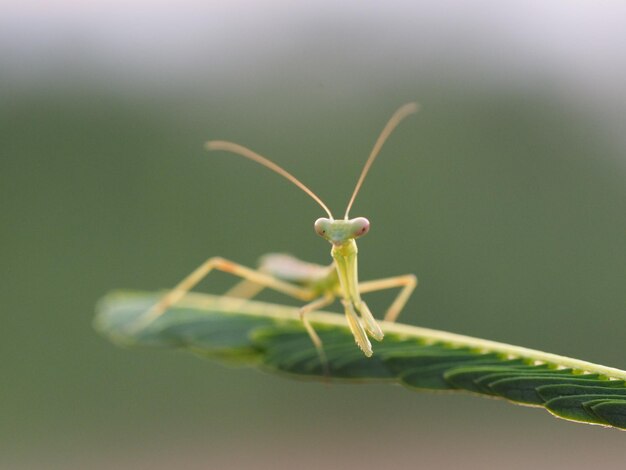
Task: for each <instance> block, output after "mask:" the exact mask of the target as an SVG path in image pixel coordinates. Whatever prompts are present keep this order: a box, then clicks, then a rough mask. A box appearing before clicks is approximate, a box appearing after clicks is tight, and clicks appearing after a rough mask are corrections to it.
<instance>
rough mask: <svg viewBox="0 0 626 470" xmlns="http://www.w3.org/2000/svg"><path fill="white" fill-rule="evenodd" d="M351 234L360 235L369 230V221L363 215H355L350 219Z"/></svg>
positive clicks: (356, 236) (355, 236)
mask: <svg viewBox="0 0 626 470" xmlns="http://www.w3.org/2000/svg"><path fill="white" fill-rule="evenodd" d="M352 227H353V230H352V236H353V237H354V238H358V237H362V236H363V235H365V234H366V233H367V232H369V231H370V221H369V220H367V219H366V218H365V217H357V218H356V219H352Z"/></svg>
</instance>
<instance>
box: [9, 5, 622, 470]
mask: <svg viewBox="0 0 626 470" xmlns="http://www.w3.org/2000/svg"><path fill="white" fill-rule="evenodd" d="M184 5H185V8H186V9H182V8H179V7H177V8H171V9H170V8H169V7H167V6H165V5H161V4H159V5H158V6H157V7H155V8H154V10H152V9H150V10H149V11H148V12H147V14H144V13H146V8H148V4H147V3H146V4H144V3H142V2H137V3H136V4H133V5H132V6H131V7H130V8H129V9H123V8H122V6H121V4H120V5H117V4H113V5H109V6H107V5H104V4H102V5H99V9H98V8H87V7H80V8H75V7H74V6H71V4H70V3H69V2H60V3H59V5H58V6H59V8H58V9H57V10H55V11H52V10H46V9H45V8H44V9H42V8H40V7H37V6H34V5H30V4H28V3H26V4H18V3H11V2H9V3H8V4H7V6H5V7H3V8H4V9H5V11H4V13H5V15H0V16H2V18H4V19H3V20H0V26H3V28H0V30H2V31H3V32H2V33H1V34H0V39H2V41H1V42H0V44H2V46H3V47H2V48H0V60H1V61H2V64H3V67H1V68H0V104H1V106H0V152H1V155H0V191H1V195H2V198H1V202H0V204H1V208H2V230H1V231H0V259H1V264H0V270H1V271H0V272H2V280H3V282H2V283H1V284H0V292H1V293H2V296H1V298H2V299H3V302H2V305H3V306H2V323H1V328H0V341H1V343H0V344H1V345H2V346H1V351H2V356H3V361H2V364H3V367H2V384H3V386H2V390H1V392H0V397H1V398H0V413H1V415H0V416H1V417H2V419H1V420H0V467H1V468H159V469H160V468H163V469H166V468H183V467H184V468H235V469H236V468H251V467H254V468H293V467H295V466H297V467H298V468H303V469H304V468H306V469H308V468H352V467H357V466H358V467H359V468H363V469H369V468H389V466H391V467H392V468H397V467H401V466H402V467H409V468H413V467H420V468H459V466H461V465H463V468H485V467H486V466H490V467H493V468H497V467H502V468H529V467H531V466H535V467H536V468H584V467H585V466H587V465H591V464H595V463H597V462H603V463H605V464H611V463H615V462H618V461H620V460H621V459H623V457H624V445H623V438H624V436H623V434H621V433H619V432H618V431H615V430H603V429H601V428H598V427H594V426H585V425H575V424H570V423H567V422H565V421H561V420H556V419H554V418H552V417H551V416H550V415H549V414H547V413H546V412H544V411H537V410H531V409H525V408H521V407H516V406H512V405H509V404H507V403H505V402H503V401H496V400H484V399H479V398H475V397H472V396H469V395H458V396H457V395H436V394H417V393H413V392H410V391H407V390H405V389H402V388H400V387H396V386H390V385H361V386H346V385H332V386H325V385H322V384H312V383H304V382H298V381H290V380H286V379H283V378H279V377H274V376H268V375H263V374H261V373H259V372H257V371H252V370H248V369H231V368H225V367H222V366H220V365H216V364H214V363H211V362H205V361H202V360H199V359H196V358H194V357H192V356H189V355H184V354H179V353H175V352H162V351H145V350H140V351H127V350H123V349H119V348H117V347H114V346H113V345H111V344H110V343H108V342H107V341H106V340H104V339H103V338H100V337H98V336H97V335H96V333H95V332H94V331H93V330H92V328H91V320H92V317H93V311H94V305H95V303H96V302H97V300H98V298H100V297H101V296H102V295H103V294H105V293H106V292H108V291H109V290H111V289H115V288H133V289H134V288H137V289H147V290H155V289H161V288H166V287H170V286H172V285H173V284H174V283H175V282H177V281H178V280H179V279H180V278H181V277H183V276H184V275H186V274H187V273H188V272H189V271H191V270H192V269H193V268H195V267H196V266H197V265H198V264H199V263H200V262H201V261H203V260H204V259H205V258H207V257H209V256H213V255H221V256H224V257H227V258H231V259H233V260H237V261H239V262H241V263H243V264H246V265H254V264H255V262H256V259H257V258H258V256H259V255H261V254H263V253H266V252H275V251H284V252H288V253H292V254H295V255H298V256H300V257H302V258H304V259H307V260H311V261H315V262H320V263H327V262H330V258H329V247H328V245H327V243H326V242H324V241H323V240H320V239H319V237H317V236H316V234H315V233H314V232H313V230H312V225H313V221H314V220H315V219H316V218H317V217H320V216H322V215H323V213H322V212H321V210H320V209H319V207H317V205H316V204H315V203H314V202H313V201H311V200H310V199H309V198H308V197H307V196H306V195H304V194H303V193H300V192H299V191H298V190H297V189H296V188H294V187H293V186H292V185H290V184H289V183H287V182H285V181H282V180H281V179H280V178H279V177H278V176H276V175H273V174H271V173H270V172H269V171H267V170H265V169H262V168H260V167H258V166H255V165H253V164H252V163H250V162H247V161H244V160H243V159H240V158H232V157H230V156H228V155H223V154H208V153H206V152H204V151H203V148H202V144H203V142H204V141H205V140H207V139H209V138H217V139H226V140H232V141H235V142H238V143H241V144H243V145H246V146H249V147H250V148H252V149H254V150H256V151H258V152H260V153H262V154H264V155H266V156H268V157H270V158H272V159H273V160H275V161H276V162H277V163H279V164H280V165H283V166H284V167H285V168H287V169H288V170H289V171H291V172H293V173H294V174H295V175H296V176H298V177H299V178H301V179H302V180H303V181H304V182H305V184H307V185H310V187H312V188H313V189H314V190H315V191H316V192H317V193H318V194H319V195H320V196H321V197H322V199H324V200H325V202H326V203H327V204H328V205H329V206H330V207H331V209H333V211H334V212H336V213H341V211H342V210H343V208H344V207H345V204H346V203H347V200H348V198H349V195H350V193H351V191H352V189H353V186H354V184H355V182H356V178H357V176H358V174H359V172H360V169H361V166H362V164H363V163H364V160H365V158H366V156H367V155H368V153H369V151H370V149H371V146H372V145H373V143H374V140H375V138H376V136H377V135H378V133H379V132H380V130H381V129H382V126H383V125H384V123H385V122H386V120H387V119H388V117H389V116H390V115H391V113H392V112H393V111H394V110H395V109H396V107H397V106H399V105H400V104H402V103H404V102H406V101H410V100H414V99H416V100H418V101H419V102H420V103H421V104H422V111H421V112H420V114H419V115H418V116H416V117H413V118H411V119H409V120H407V121H406V122H405V123H403V124H402V126H401V127H400V128H399V129H398V130H397V131H396V133H395V134H394V135H393V137H392V138H391V139H390V141H389V142H388V143H387V145H386V146H385V148H384V150H383V152H382V154H381V158H380V160H378V161H377V162H376V164H375V166H374V167H373V170H372V172H371V174H370V176H369V178H368V180H367V181H366V182H365V185H364V187H363V190H362V192H361V193H360V195H359V197H358V199H357V202H356V203H355V206H354V208H353V210H352V215H353V216H360V215H362V216H366V217H368V218H369V219H370V221H371V223H372V229H371V232H370V234H369V235H368V236H367V237H366V238H364V239H363V240H362V241H361V242H360V243H359V248H360V259H359V262H360V269H361V278H362V279H369V278H375V277H382V276H388V275H394V274H402V273H407V272H413V273H415V274H417V276H418V277H419V279H420V286H419V288H418V289H417V291H416V293H415V294H414V296H413V298H412V299H411V301H410V303H409V305H408V307H407V309H406V310H405V312H404V313H403V316H402V317H401V318H402V320H403V321H405V322H408V323H412V324H417V325H421V326H427V327H432V328H438V329H443V330H449V331H453V332H458V333H463V334H468V335H473V336H478V337H483V338H488V339H493V340H498V341H503V342H509V343H513V344H519V345H523V346H527V347H531V348H537V349H542V350H546V351H549V352H554V353H559V354H563V355H568V356H573V357H578V358H581V359H585V360H589V361H592V362H598V363H601V364H605V365H609V366H614V367H618V368H622V369H623V368H626V358H625V355H624V351H623V347H622V345H623V342H624V338H625V331H626V316H625V315H624V313H625V307H626V288H625V284H624V281H625V280H626V217H625V214H626V185H624V181H625V180H626V158H625V157H624V154H625V150H626V143H625V140H624V138H623V135H624V132H623V131H624V129H623V123H624V115H625V114H626V95H625V94H624V90H623V89H622V87H621V84H623V79H624V78H625V77H626V72H625V70H626V67H624V65H625V64H624V59H623V57H621V55H620V51H623V45H624V39H625V38H626V34H624V32H623V31H621V29H620V28H613V29H611V25H615V24H617V23H615V22H614V21H613V20H612V18H613V17H614V16H616V15H617V14H618V13H622V14H623V13H625V12H624V9H623V8H621V9H620V8H617V7H616V9H617V10H618V11H616V12H612V13H611V12H608V11H607V12H604V13H602V14H597V13H598V11H597V10H595V9H594V8H593V6H587V7H582V6H580V5H579V6H578V7H576V8H577V10H576V9H574V10H572V11H575V12H577V15H574V18H575V20H572V19H571V18H568V17H565V19H563V17H562V15H561V13H563V10H564V9H566V8H568V7H565V4H563V5H561V10H559V9H558V8H556V7H554V6H552V7H551V8H550V10H548V11H545V12H541V13H545V15H544V16H543V19H544V21H543V22H541V21H536V18H537V16H535V15H532V14H531V13H532V11H527V12H526V13H528V14H526V15H521V16H520V15H518V13H519V11H518V10H516V9H514V8H513V7H512V6H509V7H506V6H499V5H498V4H497V2H491V3H490V2H487V3H484V4H483V6H484V7H485V9H484V11H482V13H476V12H473V11H471V12H470V11H468V10H463V9H461V10H454V9H451V10H449V11H445V10H444V9H443V8H442V7H440V6H435V5H434V3H431V2H425V3H423V4H419V5H418V6H416V5H412V4H409V3H402V2H398V3H397V5H395V6H396V7H397V9H396V10H392V11H390V10H388V9H380V10H377V9H376V8H375V7H368V9H365V10H362V9H359V8H358V6H357V4H354V5H353V4H346V5H344V6H343V7H341V8H339V7H335V6H333V5H332V3H324V2H322V3H321V4H319V5H318V6H317V7H316V9H315V10H314V9H313V7H295V6H292V7H289V8H282V6H281V4H280V3H278V2H274V3H273V2H268V3H267V4H266V5H265V7H266V8H262V7H261V6H260V2H259V4H254V5H253V4H252V3H246V2H237V3H234V4H232V5H229V6H227V5H225V4H224V5H222V4H215V5H199V4H196V3H194V2H185V3H184ZM507 8H508V9H507ZM531 10H532V9H531ZM121 12H124V14H123V15H121ZM313 12H315V13H316V14H312V13H313ZM102 13H105V14H102ZM240 13H241V15H242V16H241V17H240V16H238V15H239V14H240ZM470 13H471V14H470ZM538 13H539V12H538ZM117 14H120V15H121V16H117ZM557 18H558V21H557ZM580 22H583V25H584V26H585V28H589V29H591V30H593V28H596V30H595V31H601V32H602V33H601V34H600V33H599V34H596V35H595V36H593V39H592V40H590V39H589V36H585V38H581V37H579V36H577V31H578V30H579V29H580V27H581V25H580ZM98 25H100V28H98V27H96V26H98ZM163 25H167V26H168V27H167V28H162V26H163ZM374 25H375V26H376V27H375V28H373V26H374ZM516 28H517V29H516ZM511 29H512V31H513V32H516V33H517V34H511ZM372 31H373V32H372ZM34 33H37V34H34ZM370 35H371V37H370ZM518 36H519V37H521V38H522V39H523V38H533V41H526V42H524V41H522V40H514V39H515V38H517V37H518ZM542 40H544V41H545V42H542ZM107 41H108V42H107ZM555 44H557V45H560V46H559V47H552V46H554V45H555ZM563 44H565V47H563ZM524 51H525V53H523V52H524ZM598 51H603V52H602V54H599V53H598ZM620 61H621V62H620ZM232 282H233V281H232V279H229V278H228V277H227V276H223V275H220V274H216V275H214V276H211V277H210V278H209V279H208V280H207V281H206V282H204V283H203V284H202V286H201V288H200V290H205V291H207V292H213V293H219V292H222V291H223V290H225V289H226V288H227V287H228V286H229V285H231V284H232ZM265 298H266V299H269V300H274V301H279V302H285V303H293V302H291V301H290V300H289V299H284V298H282V297H280V296H277V295H271V294H268V295H265ZM368 298H370V299H371V300H370V307H371V308H372V310H373V311H374V312H381V311H382V310H384V308H385V306H386V305H387V304H388V303H389V302H390V300H391V297H390V295H389V293H382V294H374V295H371V296H370V297H368ZM335 309H336V307H335ZM621 461H623V460H621Z"/></svg>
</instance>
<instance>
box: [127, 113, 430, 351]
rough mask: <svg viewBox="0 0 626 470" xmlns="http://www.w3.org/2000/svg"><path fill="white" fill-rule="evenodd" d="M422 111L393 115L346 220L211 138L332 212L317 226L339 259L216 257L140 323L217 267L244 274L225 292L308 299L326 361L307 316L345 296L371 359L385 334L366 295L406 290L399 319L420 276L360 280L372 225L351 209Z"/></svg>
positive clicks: (390, 313)
mask: <svg viewBox="0 0 626 470" xmlns="http://www.w3.org/2000/svg"><path fill="white" fill-rule="evenodd" d="M417 110H418V106H417V104H416V103H407V104H405V105H404V106H401V107H400V108H399V109H398V110H397V111H396V112H395V113H394V114H393V115H392V116H391V118H390V119H389V121H388V122H387V124H386V125H385V127H384V128H383V130H382V132H381V134H380V135H379V137H378V139H377V140H376V143H375V145H374V147H373V149H372V151H371V153H370V155H369V157H368V159H367V161H366V162H365V165H364V167H363V170H362V171H361V175H360V176H359V179H358V181H357V184H356V186H355V188H354V191H353V193H352V196H351V198H350V201H349V202H348V206H347V208H346V211H345V215H344V217H343V219H335V218H334V217H333V215H332V213H331V211H330V209H329V208H328V207H327V206H326V204H324V202H323V201H322V200H321V199H320V198H319V197H318V196H317V195H316V194H315V193H314V192H313V191H311V190H310V189H309V188H308V187H307V186H305V185H304V184H303V183H302V182H301V181H300V180H298V179H297V178H296V177H295V176H293V175H292V174H290V173H289V172H287V171H286V170H284V169H283V168H281V167H280V166H278V165H277V164H275V163H274V162H272V161H270V160H268V159H267V158H265V157H263V156H261V155H259V154H258V153H256V152H253V151H252V150H250V149H248V148H246V147H243V146H241V145H238V144H235V143H232V142H226V141H220V140H213V141H209V142H207V143H206V148H207V149H208V150H211V151H215V150H221V151H226V152H231V153H234V154H237V155H239V156H242V157H244V158H247V159H249V160H252V161H255V162H257V163H259V164H260V165H263V166H265V167H267V168H269V169H270V170H272V171H274V172H275V173H278V174H279V175H281V176H283V177H284V178H286V179H287V180H289V181H291V182H292V183H293V184H295V185H296V186H298V187H299V188H300V189H302V190H303V191H304V192H305V193H306V194H308V195H309V196H310V197H311V198H313V199H314V200H315V201H316V202H317V203H318V204H319V205H320V206H321V207H322V208H323V209H324V211H325V212H326V213H327V214H328V217H327V218H326V217H324V218H320V219H317V220H316V221H315V224H314V227H315V231H316V232H317V234H318V235H320V236H321V237H322V238H325V239H326V240H328V241H329V242H330V244H331V245H332V248H331V256H332V259H333V262H332V263H331V264H330V265H328V266H322V265H318V264H313V263H307V262H304V261H301V260H299V259H297V258H294V257H292V256H290V255H285V254H269V255H265V256H264V257H262V258H261V260H260V265H259V267H258V269H251V268H248V267H246V266H243V265H240V264H238V263H235V262H232V261H229V260H226V259H224V258H220V257H212V258H209V259H208V260H206V261H205V262H204V263H202V264H201V265H200V266H199V267H198V268H196V269H195V270H194V271H193V272H192V273H191V274H189V275H188V276H187V277H185V278H184V279H183V280H182V281H181V282H180V283H178V284H177V285H176V286H175V287H174V288H173V289H172V290H171V291H169V292H168V293H167V294H166V295H165V296H164V297H163V298H162V299H161V300H160V301H159V302H157V303H156V304H155V305H154V306H153V307H152V308H150V310H148V311H147V312H146V314H144V315H143V316H142V317H141V318H140V319H139V321H138V324H137V326H145V325H147V324H149V323H150V322H152V321H154V320H156V319H157V318H158V317H159V316H161V315H162V314H163V313H164V312H165V311H166V310H167V309H168V308H169V307H171V306H172V305H174V304H175V303H176V302H178V301H179V300H180V299H181V298H182V297H184V296H185V294H186V293H187V292H189V291H190V290H191V289H193V288H194V286H196V285H197V284H198V283H199V282H200V281H201V280H202V279H204V278H205V277H206V276H207V275H208V274H209V273H210V272H211V271H213V270H214V269H216V270H219V271H223V272H227V273H231V274H233V275H235V276H237V277H240V278H242V281H241V282H240V283H238V284H236V285H235V286H234V287H233V288H231V289H230V290H229V291H228V292H226V293H225V295H226V296H231V297H239V298H243V299H249V298H252V297H254V296H255V295H257V294H258V293H259V292H261V291H262V290H263V289H265V288H269V289H273V290H275V291H278V292H281V293H283V294H286V295H288V296H291V297H294V298H296V299H299V300H301V301H303V302H307V303H306V304H305V305H304V306H303V307H301V308H300V318H301V319H302V322H303V324H304V326H305V328H306V330H307V332H308V334H309V336H310V337H311V340H312V342H313V344H314V345H315V348H316V349H317V352H318V354H319V356H320V358H321V359H322V361H323V362H325V355H324V349H323V345H322V341H321V339H320V337H319V335H318V334H317V333H316V332H315V330H314V329H313V327H312V326H311V324H310V323H309V321H308V320H307V314H308V313H310V312H313V311H315V310H319V309H321V308H323V307H325V306H327V305H330V304H331V303H332V302H334V300H335V299H336V298H337V297H339V298H340V300H341V303H342V304H343V307H344V311H345V315H346V318H347V320H348V325H349V327H350V331H351V332H352V334H353V335H354V340H355V342H356V344H357V345H358V346H359V348H360V349H361V350H362V351H363V353H364V354H365V355H366V356H367V357H370V356H371V355H372V354H373V351H372V345H371V343H370V341H369V338H368V336H369V337H371V338H373V339H375V340H377V341H381V340H382V339H383V336H384V334H383V331H382V330H381V328H380V326H379V324H378V322H377V321H376V319H375V318H374V316H373V315H372V312H371V311H370V309H369V308H368V306H367V304H366V303H365V302H364V301H363V300H362V299H361V294H363V293H367V292H372V291H378V290H383V289H392V288H400V292H399V294H398V295H397V296H396V298H395V300H394V301H393V302H392V304H391V306H390V307H389V308H388V309H387V312H386V314H385V317H384V318H385V320H387V321H392V322H393V321H395V320H396V318H397V317H398V315H399V314H400V312H401V310H402V308H403V307H404V305H405V304H406V302H407V300H408V299H409V297H410V295H411V293H412V292H413V290H414V289H415V287H416V286H417V278H416V277H415V276H414V275H413V274H406V275H402V276H395V277H389V278H384V279H377V280H373V281H367V282H359V280H358V269H357V245H356V241H355V240H356V239H357V238H359V237H362V236H363V235H365V234H366V233H367V232H368V231H369V227H370V223H369V221H368V220H367V219H366V218H364V217H356V218H353V219H351V218H350V217H349V213H350V208H351V207H352V204H353V203H354V200H355V198H356V195H357V194H358V192H359V190H360V188H361V186H362V184H363V181H364V180H365V177H366V176H367V173H368V171H369V169H370V167H371V166H372V163H373V162H374V160H375V159H376V157H377V156H378V154H379V153H380V150H381V148H382V146H383V144H384V143H385V141H386V140H387V138H388V137H389V136H390V135H391V133H392V132H393V130H394V129H395V128H396V127H397V126H398V124H400V122H401V121H402V120H403V119H404V118H406V117H407V116H409V115H411V114H413V113H415V112H417Z"/></svg>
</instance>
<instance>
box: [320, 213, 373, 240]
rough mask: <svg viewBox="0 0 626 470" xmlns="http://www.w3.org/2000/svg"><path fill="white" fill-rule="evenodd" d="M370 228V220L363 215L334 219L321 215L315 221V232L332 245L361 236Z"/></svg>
mask: <svg viewBox="0 0 626 470" xmlns="http://www.w3.org/2000/svg"><path fill="white" fill-rule="evenodd" d="M369 229H370V222H369V220H367V219H366V218H365V217H357V218H355V219H349V220H348V219H344V220H334V219H327V218H325V217H322V218H320V219H317V220H316V221H315V232H317V234H318V235H319V236H320V237H322V238H325V239H326V240H328V241H329V242H330V243H332V244H333V245H336V246H337V245H343V244H344V243H346V242H347V241H348V240H353V239H355V238H359V237H362V236H363V235H365V234H366V233H367V232H368V231H369Z"/></svg>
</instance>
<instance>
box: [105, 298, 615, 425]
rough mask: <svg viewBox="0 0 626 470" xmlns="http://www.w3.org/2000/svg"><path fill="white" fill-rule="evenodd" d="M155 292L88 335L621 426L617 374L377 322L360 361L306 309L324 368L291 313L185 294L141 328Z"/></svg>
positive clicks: (336, 323)
mask: <svg viewBox="0 0 626 470" xmlns="http://www.w3.org/2000/svg"><path fill="white" fill-rule="evenodd" d="M159 296H160V294H154V293H131V292H115V293H112V294H109V295H108V296H106V297H105V298H104V299H103V300H102V301H101V302H100V304H99V306H98V314H97V316H96V319H95V322H94V325H95V328H96V329H97V330H98V331H100V332H101V333H102V334H103V335H105V336H107V337H108V338H109V339H111V340H112V341H114V342H116V343H118V344H121V345H124V346H145V347H161V348H178V349H185V350H188V351H190V352H192V353H194V354H197V355H199V356H202V357H207V358H213V359H218V360H221V361H227V362H229V363H232V362H235V363H239V364H246V365H250V366H255V367H260V368H262V369H263V370H266V371H270V372H277V373H281V374H283V375H284V374H291V375H294V376H299V377H307V378H311V379H316V380H323V381H333V380H341V381H354V382H363V381H366V380H377V381H389V382H396V383H401V384H403V385H405V386H407V387H409V388H411V389H419V390H448V391H455V390H456V391H462V390H464V391H469V392H473V393H476V394H481V395H487V396H492V397H500V398H504V399H506V400H509V401H511V402H514V403H518V404H523V405H531V406H542V407H545V408H546V409H547V410H548V411H550V412H551V413H552V414H554V415H555V416H558V417H561V418H565V419H568V420H572V421H578V422H585V423H594V424H601V425H604V426H612V427H616V428H620V429H626V372H625V371H622V370H619V369H614V368H610V367H605V366H601V365H597V364H591V363H588V362H584V361H580V360H576V359H571V358H567V357H563V356H557V355H555V354H549V353H544V352H540V351H535V350H532V349H527V348H522V347H518V346H512V345H508V344H503V343H497V342H494V341H488V340H483V339H478V338H471V337H468V336H462V335H457V334H453V333H447V332H443V331H437V330H430V329H426V328H418V327H414V326H409V325H402V324H396V323H388V322H381V326H382V328H383V331H384V332H385V338H384V340H383V341H382V342H380V343H375V344H374V355H373V356H372V357H371V358H366V357H365V356H364V355H363V353H362V352H361V351H360V350H359V349H358V348H357V346H356V345H355V344H354V339H353V337H352V335H351V333H350V330H349V329H348V326H347V323H346V320H345V318H344V317H343V315H339V314H334V313H327V312H314V313H311V314H310V315H309V317H308V318H309V320H310V322H311V324H312V325H313V327H314V328H315V330H316V331H317V333H318V334H319V336H320V338H321V339H322V342H323V343H324V352H325V354H326V357H327V362H328V363H327V368H325V367H324V364H322V363H321V361H320V358H319V356H318V354H317V351H316V349H315V347H314V346H313V344H312V343H311V340H310V338H309V336H308V335H307V333H306V330H305V329H304V327H303V325H302V322H301V321H300V318H299V314H298V310H297V309H296V308H293V307H286V306H283V305H276V304H269V303H263V302H256V301H243V300H239V299H233V298H229V297H216V296H211V295H202V294H189V295H187V297H185V299H183V300H182V301H181V302H179V303H178V304H177V305H175V306H174V307H172V308H170V309H169V310H168V311H167V312H166V313H165V314H164V315H162V316H160V317H159V318H157V319H156V320H155V321H153V322H152V323H150V324H148V325H147V326H143V327H140V328H138V327H137V325H141V323H139V322H138V319H140V318H141V317H142V315H143V314H144V313H145V312H146V311H147V310H148V309H149V308H150V307H151V306H152V305H154V303H155V302H156V301H157V300H158V299H159Z"/></svg>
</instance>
